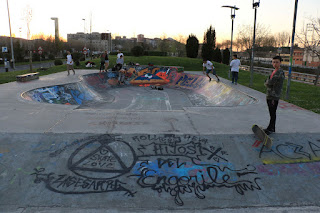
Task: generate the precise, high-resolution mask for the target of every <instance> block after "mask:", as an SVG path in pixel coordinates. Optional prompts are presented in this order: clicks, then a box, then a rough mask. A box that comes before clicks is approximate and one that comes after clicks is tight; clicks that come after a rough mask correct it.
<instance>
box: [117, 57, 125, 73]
mask: <svg viewBox="0 0 320 213" xmlns="http://www.w3.org/2000/svg"><path fill="white" fill-rule="evenodd" d="M116 64H117V65H116V66H117V69H118V70H121V68H122V67H123V64H124V59H123V56H122V55H120V58H117V61H116Z"/></svg>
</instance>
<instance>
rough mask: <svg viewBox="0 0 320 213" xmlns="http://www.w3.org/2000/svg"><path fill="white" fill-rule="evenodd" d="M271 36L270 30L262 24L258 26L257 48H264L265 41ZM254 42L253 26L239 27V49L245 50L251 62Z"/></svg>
mask: <svg viewBox="0 0 320 213" xmlns="http://www.w3.org/2000/svg"><path fill="white" fill-rule="evenodd" d="M268 36H269V29H268V28H267V27H265V26H264V25H262V24H257V27H256V41H255V47H261V46H263V41H264V40H265V39H266V38H267V37H268ZM252 41H253V26H251V25H242V26H240V27H239V32H238V36H237V43H238V45H239V48H240V49H242V50H245V51H246V52H247V53H248V56H249V58H250V60H251V57H250V56H251V52H252Z"/></svg>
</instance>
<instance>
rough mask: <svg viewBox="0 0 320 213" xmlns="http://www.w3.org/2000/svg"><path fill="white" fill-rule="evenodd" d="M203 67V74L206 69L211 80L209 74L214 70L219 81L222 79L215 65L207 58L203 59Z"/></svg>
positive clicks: (213, 72)
mask: <svg viewBox="0 0 320 213" xmlns="http://www.w3.org/2000/svg"><path fill="white" fill-rule="evenodd" d="M202 67H203V71H202V72H203V74H204V70H205V69H206V74H207V76H208V78H209V82H210V81H211V77H210V76H209V73H210V72H211V71H212V74H213V75H215V76H216V77H217V80H218V82H219V81H220V79H219V77H218V75H217V73H216V70H215V69H214V66H213V63H212V62H211V61H209V60H206V59H203V64H202Z"/></svg>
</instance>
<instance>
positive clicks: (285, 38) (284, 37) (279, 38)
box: [275, 31, 290, 47]
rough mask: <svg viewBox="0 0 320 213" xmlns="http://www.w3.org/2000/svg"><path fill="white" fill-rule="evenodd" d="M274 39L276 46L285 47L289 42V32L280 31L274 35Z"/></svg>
mask: <svg viewBox="0 0 320 213" xmlns="http://www.w3.org/2000/svg"><path fill="white" fill-rule="evenodd" d="M275 39H276V42H277V46H278V47H286V46H289V43H290V33H288V32H285V31H283V32H280V33H277V34H276V35H275Z"/></svg>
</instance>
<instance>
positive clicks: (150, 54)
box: [144, 51, 167, 56]
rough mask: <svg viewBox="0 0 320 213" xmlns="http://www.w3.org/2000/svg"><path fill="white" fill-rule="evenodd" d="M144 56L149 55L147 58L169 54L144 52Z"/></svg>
mask: <svg viewBox="0 0 320 213" xmlns="http://www.w3.org/2000/svg"><path fill="white" fill-rule="evenodd" d="M144 55H147V56H167V52H161V51H144Z"/></svg>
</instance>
